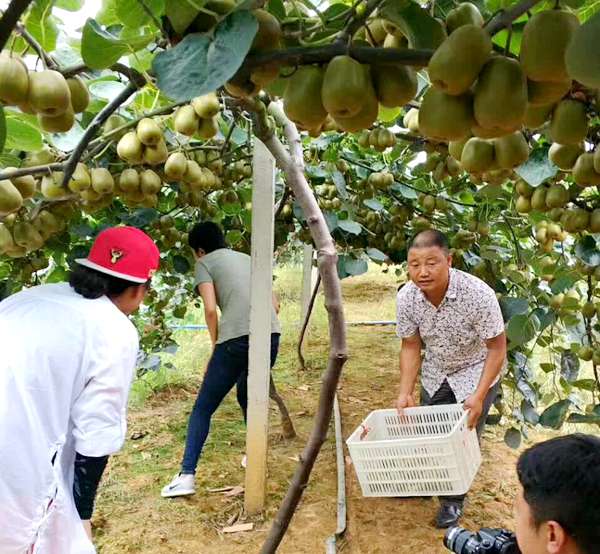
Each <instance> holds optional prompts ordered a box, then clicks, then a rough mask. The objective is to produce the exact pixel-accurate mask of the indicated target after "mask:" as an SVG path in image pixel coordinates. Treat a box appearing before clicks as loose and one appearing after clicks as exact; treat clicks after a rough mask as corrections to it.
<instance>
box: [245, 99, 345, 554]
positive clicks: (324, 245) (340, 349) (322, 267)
mask: <svg viewBox="0 0 600 554" xmlns="http://www.w3.org/2000/svg"><path fill="white" fill-rule="evenodd" d="M269 112H270V113H271V115H273V116H274V117H275V119H276V120H277V122H278V123H279V124H280V125H281V126H282V127H283V130H284V134H285V137H286V140H287V143H288V149H289V151H288V149H286V148H285V147H284V146H283V144H282V143H281V141H280V140H279V139H278V138H277V136H276V135H275V134H274V133H273V132H272V131H269V129H268V128H267V127H265V126H259V128H257V130H256V132H257V134H258V136H259V138H261V140H262V141H263V142H264V143H265V145H266V146H267V148H268V149H269V150H270V151H271V153H272V154H273V156H274V157H275V160H276V161H277V165H278V167H279V168H280V169H281V170H282V171H283V172H284V173H285V179H286V182H287V185H288V186H289V187H290V189H291V190H292V192H293V194H294V196H295V198H296V201H297V202H298V204H299V205H300V206H301V208H302V210H303V212H304V215H305V217H306V221H307V222H308V226H309V228H310V232H311V235H312V237H313V240H314V243H315V246H316V248H317V262H318V267H319V275H320V276H321V280H322V284H323V291H324V296H325V307H326V309H327V312H328V319H329V337H330V351H329V361H328V364H327V369H326V371H325V373H324V374H323V382H322V385H321V392H320V396H319V405H318V409H317V413H316V415H315V419H314V427H313V429H312V431H311V434H310V437H309V439H308V442H307V444H306V446H305V448H304V451H303V452H302V455H301V458H300V463H299V465H298V467H297V468H296V472H295V473H294V476H293V478H292V482H291V484H290V487H289V489H288V492H287V494H286V496H285V498H284V499H283V502H282V504H281V506H280V508H279V511H278V512H277V515H276V516H275V520H274V521H273V524H272V526H271V529H270V530H269V534H268V536H267V539H266V541H265V543H264V544H263V546H262V549H261V551H260V552H261V554H272V553H274V552H276V550H277V548H278V546H279V544H280V543H281V540H282V539H283V536H284V535H285V532H286V530H287V528H288V526H289V523H290V521H291V519H292V516H293V515H294V512H295V510H296V507H297V506H298V503H299V502H300V498H301V497H302V493H303V491H304V489H305V488H306V485H307V483H308V478H309V476H310V473H311V471H312V468H313V466H314V464H315V461H316V459H317V455H318V454H319V451H320V449H321V446H322V445H323V443H324V442H325V440H326V438H327V430H328V428H329V423H330V421H331V414H332V409H333V401H334V397H335V391H336V388H337V384H338V381H339V378H340V375H341V371H342V367H343V365H344V362H345V361H346V359H347V352H346V327H345V321H344V310H343V305H342V290H341V286H340V280H339V277H338V274H337V253H336V249H335V243H334V242H333V239H332V238H331V234H330V233H329V229H328V227H327V223H326V222H325V218H324V217H323V214H322V212H321V210H320V209H319V206H318V204H317V201H316V199H315V197H314V195H313V193H312V191H311V189H310V186H309V184H308V182H307V180H306V177H305V175H304V160H303V153H302V142H301V140H300V135H299V133H298V130H297V128H296V126H295V125H294V124H293V123H292V122H291V121H290V120H289V119H288V118H287V117H286V116H285V114H284V113H283V110H282V109H281V107H280V106H279V105H277V104H271V105H270V106H269Z"/></svg>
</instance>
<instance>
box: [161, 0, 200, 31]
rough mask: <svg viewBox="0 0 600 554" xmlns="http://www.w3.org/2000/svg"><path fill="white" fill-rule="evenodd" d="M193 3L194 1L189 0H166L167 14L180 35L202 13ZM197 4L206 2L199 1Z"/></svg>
mask: <svg viewBox="0 0 600 554" xmlns="http://www.w3.org/2000/svg"><path fill="white" fill-rule="evenodd" d="M193 4H194V2H189V1H188V0H183V1H182V0H166V2H165V15H166V16H167V19H168V20H169V21H170V22H171V26H172V27H173V29H174V30H175V32H176V33H177V34H178V35H182V34H183V32H184V31H185V30H186V29H187V28H188V27H189V26H190V24H191V23H192V21H194V19H196V16H197V15H198V14H199V13H200V10H199V9H198V8H196V7H194V5H193ZM197 5H198V6H203V5H204V2H203V1H199V2H198V3H197Z"/></svg>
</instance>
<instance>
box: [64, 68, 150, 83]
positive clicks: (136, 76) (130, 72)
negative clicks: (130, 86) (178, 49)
mask: <svg viewBox="0 0 600 554" xmlns="http://www.w3.org/2000/svg"><path fill="white" fill-rule="evenodd" d="M108 69H110V70H111V71H114V72H115V73H120V74H121V75H123V76H124V77H127V79H129V80H130V81H133V82H134V83H136V84H137V85H138V88H141V87H143V86H144V85H145V84H146V77H144V76H143V75H142V74H141V73H140V72H139V71H138V70H137V69H134V68H133V67H127V66H126V65H123V64H122V63H115V64H113V65H111V66H110V67H109V68H108ZM85 71H92V69H90V68H89V67H88V66H87V65H85V64H84V63H79V64H77V65H72V66H69V67H65V68H64V69H61V70H60V72H61V73H62V74H63V76H64V77H65V78H69V77H73V76H74V75H79V74H80V73H84V72H85Z"/></svg>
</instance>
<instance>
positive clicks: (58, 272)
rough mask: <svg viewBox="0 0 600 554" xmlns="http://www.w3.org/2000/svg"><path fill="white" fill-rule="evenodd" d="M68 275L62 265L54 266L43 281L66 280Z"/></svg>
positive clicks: (58, 281)
mask: <svg viewBox="0 0 600 554" xmlns="http://www.w3.org/2000/svg"><path fill="white" fill-rule="evenodd" d="M68 277H69V275H68V273H67V270H66V269H65V268H64V267H62V266H58V267H55V268H54V269H53V270H52V271H51V272H50V273H49V274H48V276H47V277H46V279H45V282H46V283H61V282H63V281H66V280H67V279H68Z"/></svg>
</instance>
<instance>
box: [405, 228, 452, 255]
mask: <svg viewBox="0 0 600 554" xmlns="http://www.w3.org/2000/svg"><path fill="white" fill-rule="evenodd" d="M430 246H438V247H439V248H441V249H442V250H443V251H444V252H446V253H448V252H449V251H450V246H449V243H448V237H447V236H446V235H444V233H442V232H441V231H437V230H436V229H426V230H425V231H421V232H419V233H417V234H416V235H415V236H414V237H413V238H412V239H411V240H410V243H409V245H408V250H410V249H411V248H428V247H430Z"/></svg>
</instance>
